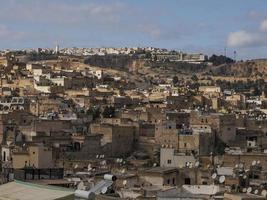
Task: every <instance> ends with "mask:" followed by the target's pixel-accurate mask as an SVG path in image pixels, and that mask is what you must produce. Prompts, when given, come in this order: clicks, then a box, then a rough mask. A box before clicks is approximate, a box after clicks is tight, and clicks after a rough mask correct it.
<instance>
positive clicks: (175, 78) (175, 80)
mask: <svg viewBox="0 0 267 200" xmlns="http://www.w3.org/2000/svg"><path fill="white" fill-rule="evenodd" d="M178 82H179V79H178V77H177V76H174V77H173V78H172V83H173V84H174V85H176V84H177V83H178Z"/></svg>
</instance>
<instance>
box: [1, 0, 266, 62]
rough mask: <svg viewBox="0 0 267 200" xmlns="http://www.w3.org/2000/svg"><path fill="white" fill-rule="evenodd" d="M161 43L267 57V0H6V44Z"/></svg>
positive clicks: (3, 10)
mask: <svg viewBox="0 0 267 200" xmlns="http://www.w3.org/2000/svg"><path fill="white" fill-rule="evenodd" d="M56 44H59V46H60V47H125V46H128V47H136V46H140V47H150V46H152V47H160V48H167V49H174V50H182V51H185V52H196V53H197V52H199V53H205V54H208V55H211V54H224V52H225V49H226V53H227V56H229V57H233V55H234V53H233V52H234V51H236V52H237V59H253V58H267V1H266V0H0V48H1V49H22V48H38V47H41V48H42V47H43V48H52V47H54V46H55V45H56Z"/></svg>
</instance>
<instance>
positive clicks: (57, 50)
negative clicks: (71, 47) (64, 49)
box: [55, 44, 59, 54]
mask: <svg viewBox="0 0 267 200" xmlns="http://www.w3.org/2000/svg"><path fill="white" fill-rule="evenodd" d="M55 53H56V54H58V53H59V45H58V44H57V45H56V49H55Z"/></svg>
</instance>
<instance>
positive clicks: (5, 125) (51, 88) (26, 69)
mask: <svg viewBox="0 0 267 200" xmlns="http://www.w3.org/2000/svg"><path fill="white" fill-rule="evenodd" d="M64 59H66V58H65V57H64ZM0 62H1V69H0V70H1V77H0V78H1V80H0V94H1V99H0V143H1V171H2V173H1V183H5V184H9V183H7V182H10V181H12V180H14V179H15V180H23V181H28V182H33V183H39V184H42V185H57V186H64V187H68V188H74V189H76V191H78V192H75V195H76V197H77V198H87V197H88V199H90V198H96V199H114V198H115V199H120V198H121V199H136V198H138V199H162V200H163V199H181V200H182V199H201V200H202V199H225V200H235V199H240V200H241V199H242V200H245V199H246V200H249V199H266V196H267V181H266V180H267V118H266V116H267V98H266V95H265V93H264V91H263V92H262V95H261V96H257V97H255V96H252V95H250V91H247V93H238V92H234V91H230V90H222V89H221V87H219V86H217V85H209V86H199V87H197V88H193V89H191V88H190V83H187V84H184V85H183V84H179V85H177V84H175V83H172V82H170V83H168V84H152V83H151V84H150V85H149V87H147V88H145V89H144V88H142V89H141V88H138V87H135V83H134V82H130V81H129V79H128V78H127V76H119V75H116V74H113V73H111V72H110V71H109V70H108V69H105V68H97V67H92V66H89V65H84V64H81V63H77V62H76V61H69V62H68V63H70V64H66V62H63V61H62V60H60V58H58V59H57V60H42V61H35V62H25V61H23V60H20V59H19V58H17V57H16V56H12V55H11V56H5V57H2V58H1V59H0ZM105 174H113V175H114V176H116V180H115V179H114V180H113V179H112V181H113V182H112V183H111V182H108V181H110V180H109V179H108V178H107V180H108V181H107V180H106V179H103V177H104V175H105ZM101 180H102V181H103V180H106V182H105V181H104V182H103V184H104V183H105V184H106V185H108V187H106V188H105V187H104V186H103V185H102V186H101V185H99V186H98V184H97V183H98V182H99V181H101ZM109 183H111V184H109ZM5 184H4V185H5ZM105 184H104V185H105ZM4 185H3V186H4ZM96 187H97V188H96ZM98 187H99V188H100V189H99V188H98ZM94 188H96V189H94ZM0 190H1V185H0ZM89 191H91V193H90V192H89ZM86 192H87V193H86ZM92 193H94V195H93V197H92ZM68 195H69V194H68ZM95 195H96V196H95ZM0 196H1V194H0ZM84 196H86V197H84Z"/></svg>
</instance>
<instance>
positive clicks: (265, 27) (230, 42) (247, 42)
mask: <svg viewBox="0 0 267 200" xmlns="http://www.w3.org/2000/svg"><path fill="white" fill-rule="evenodd" d="M264 31H267V20H264V21H262V23H261V25H260V27H259V30H256V31H254V32H250V31H245V30H239V31H235V32H232V33H230V34H229V35H228V38H227V46H229V47H234V48H238V47H259V46H267V33H266V32H264Z"/></svg>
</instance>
